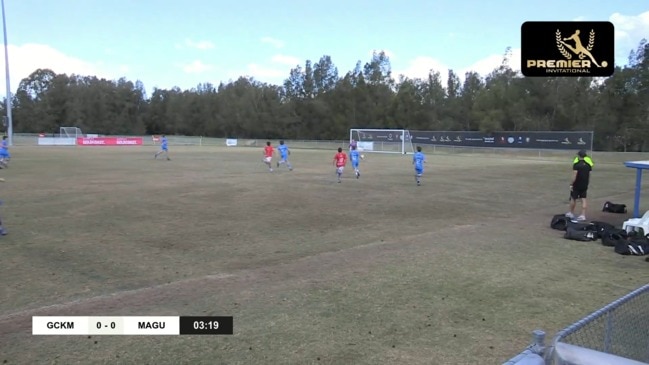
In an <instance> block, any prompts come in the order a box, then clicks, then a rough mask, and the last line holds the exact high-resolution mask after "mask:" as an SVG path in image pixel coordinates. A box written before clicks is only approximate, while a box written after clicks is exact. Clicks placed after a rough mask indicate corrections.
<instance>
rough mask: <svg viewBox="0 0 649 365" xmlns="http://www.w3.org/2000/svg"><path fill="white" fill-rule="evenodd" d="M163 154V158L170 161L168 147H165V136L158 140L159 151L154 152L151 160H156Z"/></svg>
mask: <svg viewBox="0 0 649 365" xmlns="http://www.w3.org/2000/svg"><path fill="white" fill-rule="evenodd" d="M163 153H164V154H165V157H166V158H167V161H169V160H171V159H170V158H169V147H168V146H167V136H165V135H164V134H163V135H162V137H161V138H160V151H158V152H156V154H155V156H153V158H155V159H157V158H158V156H159V155H161V154H163Z"/></svg>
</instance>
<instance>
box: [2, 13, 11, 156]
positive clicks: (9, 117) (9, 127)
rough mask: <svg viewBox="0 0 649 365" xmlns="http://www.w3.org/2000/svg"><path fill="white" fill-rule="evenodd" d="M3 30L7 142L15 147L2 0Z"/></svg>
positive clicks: (7, 49)
mask: <svg viewBox="0 0 649 365" xmlns="http://www.w3.org/2000/svg"><path fill="white" fill-rule="evenodd" d="M2 30H3V32H4V38H5V74H6V75H5V77H6V79H7V96H6V102H7V140H8V141H7V142H8V143H9V146H13V134H14V133H13V129H14V128H13V123H12V119H11V99H12V97H11V82H10V80H9V44H8V43H7V20H6V18H5V0H2Z"/></svg>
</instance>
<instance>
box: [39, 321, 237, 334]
mask: <svg viewBox="0 0 649 365" xmlns="http://www.w3.org/2000/svg"><path fill="white" fill-rule="evenodd" d="M233 322H234V319H233V317H223V316H221V317H214V316H207V317H206V316H172V317H170V316H143V317H137V316H127V317H110V316H99V317H80V316H64V317H56V316H47V317H45V316H34V317H32V335H56V336H66V335H67V336H75V335H76V336H82V335H83V336H86V335H93V336H98V335H126V336H138V335H142V336H173V335H232V334H233V332H234V323H233Z"/></svg>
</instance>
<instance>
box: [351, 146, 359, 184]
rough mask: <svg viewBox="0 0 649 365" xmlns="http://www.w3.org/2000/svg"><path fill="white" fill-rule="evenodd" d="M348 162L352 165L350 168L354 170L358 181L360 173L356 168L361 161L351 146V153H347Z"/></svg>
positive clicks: (354, 148) (356, 151)
mask: <svg viewBox="0 0 649 365" xmlns="http://www.w3.org/2000/svg"><path fill="white" fill-rule="evenodd" d="M349 161H351V163H352V168H353V169H354V173H355V174H356V178H357V179H358V178H359V177H361V171H360V170H359V168H358V165H359V164H360V161H361V154H360V152H358V150H356V146H352V150H351V152H349Z"/></svg>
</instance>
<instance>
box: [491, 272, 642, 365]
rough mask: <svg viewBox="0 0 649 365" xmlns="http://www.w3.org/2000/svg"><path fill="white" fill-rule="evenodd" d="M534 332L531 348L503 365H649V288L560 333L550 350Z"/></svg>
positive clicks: (592, 314)
mask: <svg viewBox="0 0 649 365" xmlns="http://www.w3.org/2000/svg"><path fill="white" fill-rule="evenodd" d="M544 338H545V333H544V332H543V331H539V330H537V331H534V339H533V341H532V344H531V345H530V346H529V347H527V348H526V349H525V350H524V351H523V352H521V353H520V354H518V355H517V356H515V357H513V358H512V359H510V360H509V361H507V362H505V363H504V364H503V365H532V364H538V365H581V364H584V365H586V364H589V365H597V364H609V365H612V364H620V365H622V364H648V363H649V285H645V286H643V287H641V288H638V289H636V290H634V291H632V292H631V293H629V294H627V295H625V296H623V297H622V298H620V299H618V300H616V301H614V302H612V303H610V304H608V305H606V306H604V307H603V308H601V309H598V310H596V311H595V312H593V313H591V314H590V315H588V316H586V317H584V318H583V319H581V320H580V321H577V322H576V323H574V324H572V325H570V326H568V327H566V328H565V329H563V330H561V331H559V332H558V333H557V334H556V335H555V336H554V338H553V340H552V343H551V344H550V346H548V347H546V346H545V345H544V343H543V342H544Z"/></svg>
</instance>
